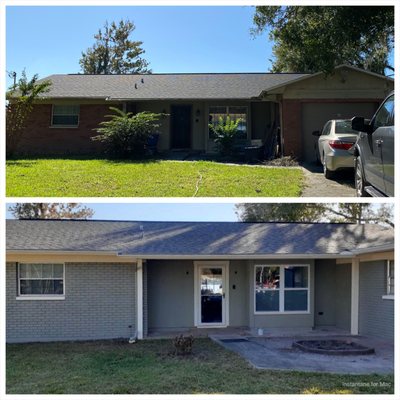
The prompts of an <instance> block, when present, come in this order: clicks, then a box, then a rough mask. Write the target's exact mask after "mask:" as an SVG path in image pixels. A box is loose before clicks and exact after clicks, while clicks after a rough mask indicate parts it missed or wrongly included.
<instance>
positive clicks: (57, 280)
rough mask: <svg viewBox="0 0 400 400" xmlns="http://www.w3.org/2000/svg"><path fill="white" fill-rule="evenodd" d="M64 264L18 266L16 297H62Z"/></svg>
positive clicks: (22, 264)
mask: <svg viewBox="0 0 400 400" xmlns="http://www.w3.org/2000/svg"><path fill="white" fill-rule="evenodd" d="M63 295H64V264H24V263H20V264H18V296H21V297H23V296H63Z"/></svg>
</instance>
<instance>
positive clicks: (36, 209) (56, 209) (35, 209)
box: [8, 203, 94, 219]
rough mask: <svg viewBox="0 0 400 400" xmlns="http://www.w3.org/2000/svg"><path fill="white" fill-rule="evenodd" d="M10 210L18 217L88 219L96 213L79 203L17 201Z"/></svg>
mask: <svg viewBox="0 0 400 400" xmlns="http://www.w3.org/2000/svg"><path fill="white" fill-rule="evenodd" d="M8 210H9V211H11V212H12V214H13V215H14V217H15V218H18V219H52V218H54V219H70V218H74V219H88V218H91V217H92V216H93V214H94V211H93V210H92V209H91V208H89V207H86V206H82V205H81V204H79V203H16V204H15V205H13V206H10V207H9V208H8Z"/></svg>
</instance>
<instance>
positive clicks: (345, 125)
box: [335, 119, 357, 133]
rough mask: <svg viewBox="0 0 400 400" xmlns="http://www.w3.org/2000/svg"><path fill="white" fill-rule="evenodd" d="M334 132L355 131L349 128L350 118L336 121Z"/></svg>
mask: <svg viewBox="0 0 400 400" xmlns="http://www.w3.org/2000/svg"><path fill="white" fill-rule="evenodd" d="M335 133H357V131H354V130H353V129H351V120H350V119H346V120H343V121H336V123H335Z"/></svg>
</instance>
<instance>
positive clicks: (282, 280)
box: [254, 265, 310, 313]
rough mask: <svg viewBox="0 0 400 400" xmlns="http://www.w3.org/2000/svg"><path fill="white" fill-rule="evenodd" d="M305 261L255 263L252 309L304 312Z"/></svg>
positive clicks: (306, 290) (305, 294)
mask: <svg viewBox="0 0 400 400" xmlns="http://www.w3.org/2000/svg"><path fill="white" fill-rule="evenodd" d="M309 270H310V266H309V265H256V266H255V307H254V308H255V312H256V313H269V312H275V313H276V312H282V313H284V312H308V308H309V304H308V303H309V275H310V271H309Z"/></svg>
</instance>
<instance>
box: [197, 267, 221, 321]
mask: <svg viewBox="0 0 400 400" xmlns="http://www.w3.org/2000/svg"><path fill="white" fill-rule="evenodd" d="M196 286H197V290H196V293H195V295H196V297H197V298H196V306H197V307H196V308H197V310H196V312H195V314H196V318H197V321H196V325H197V326H226V325H227V300H228V297H227V291H226V289H227V265H226V264H225V263H221V264H219V263H215V264H210V263H207V264H198V265H197V282H196Z"/></svg>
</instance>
